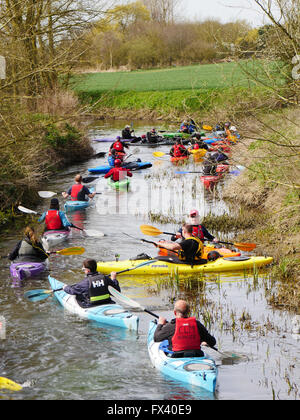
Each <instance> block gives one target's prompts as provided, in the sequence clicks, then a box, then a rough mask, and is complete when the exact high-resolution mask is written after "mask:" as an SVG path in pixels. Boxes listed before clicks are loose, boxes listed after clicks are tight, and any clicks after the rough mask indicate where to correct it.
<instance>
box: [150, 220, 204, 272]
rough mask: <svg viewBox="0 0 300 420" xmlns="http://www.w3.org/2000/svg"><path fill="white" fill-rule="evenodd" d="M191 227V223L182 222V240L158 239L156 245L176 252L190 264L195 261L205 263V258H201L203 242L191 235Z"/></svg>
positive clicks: (192, 227)
mask: <svg viewBox="0 0 300 420" xmlns="http://www.w3.org/2000/svg"><path fill="white" fill-rule="evenodd" d="M193 229H194V226H193V225H188V224H184V225H183V226H182V233H181V235H182V238H183V240H182V241H181V242H171V241H164V240H160V241H158V242H156V245H157V246H158V247H159V246H161V247H162V248H166V249H168V250H169V251H173V252H175V253H177V255H178V257H179V259H180V260H182V261H185V262H186V263H187V264H190V265H192V266H193V265H194V264H195V263H197V264H206V263H207V260H206V259H204V258H202V257H203V253H204V245H203V242H202V241H201V240H200V239H199V238H198V237H196V236H193Z"/></svg>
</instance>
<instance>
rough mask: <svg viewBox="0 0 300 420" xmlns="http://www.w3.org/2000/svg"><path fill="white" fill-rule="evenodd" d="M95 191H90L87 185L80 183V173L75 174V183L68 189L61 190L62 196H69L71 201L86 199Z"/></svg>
mask: <svg viewBox="0 0 300 420" xmlns="http://www.w3.org/2000/svg"><path fill="white" fill-rule="evenodd" d="M95 194H96V192H93V193H91V192H90V190H89V189H88V187H86V186H85V185H82V176H81V175H80V174H78V175H76V176H75V184H74V185H73V186H72V187H70V188H69V189H68V191H67V192H65V191H64V192H62V196H63V197H64V198H68V197H69V196H71V200H72V201H88V198H87V197H89V198H93V197H94V196H95Z"/></svg>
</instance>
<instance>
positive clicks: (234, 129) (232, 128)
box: [229, 125, 237, 131]
mask: <svg viewBox="0 0 300 420" xmlns="http://www.w3.org/2000/svg"><path fill="white" fill-rule="evenodd" d="M229 130H230V131H237V129H236V127H235V126H234V125H232V126H231V127H230V128H229Z"/></svg>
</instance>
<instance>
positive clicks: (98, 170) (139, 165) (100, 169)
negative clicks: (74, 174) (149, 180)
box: [88, 161, 152, 174]
mask: <svg viewBox="0 0 300 420" xmlns="http://www.w3.org/2000/svg"><path fill="white" fill-rule="evenodd" d="M151 166H152V163H151V162H139V161H136V162H128V163H125V164H123V165H122V168H127V169H130V170H131V171H137V170H141V169H147V168H151ZM112 168H113V166H107V165H105V166H96V167H95V168H89V169H88V171H89V172H91V173H92V174H106V173H107V172H109V171H110V169H112Z"/></svg>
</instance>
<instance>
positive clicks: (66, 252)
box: [51, 246, 85, 255]
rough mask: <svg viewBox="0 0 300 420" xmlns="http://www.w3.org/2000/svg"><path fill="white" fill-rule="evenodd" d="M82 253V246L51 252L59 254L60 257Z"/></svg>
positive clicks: (83, 249) (83, 250)
mask: <svg viewBox="0 0 300 420" xmlns="http://www.w3.org/2000/svg"><path fill="white" fill-rule="evenodd" d="M84 252H85V248H83V247H82V246H73V247H70V248H64V249H61V250H60V251H53V253H54V254H60V255H81V254H83V253H84ZM51 254H52V252H51Z"/></svg>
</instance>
